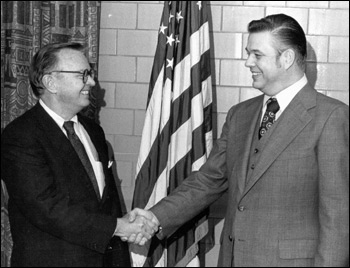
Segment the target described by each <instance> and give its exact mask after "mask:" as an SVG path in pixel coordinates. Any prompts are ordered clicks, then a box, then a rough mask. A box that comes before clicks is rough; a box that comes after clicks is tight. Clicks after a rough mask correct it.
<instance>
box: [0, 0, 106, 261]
mask: <svg viewBox="0 0 350 268" xmlns="http://www.w3.org/2000/svg"><path fill="white" fill-rule="evenodd" d="M100 2H101V1H1V132H2V130H3V129H4V128H5V126H6V125H7V124H8V123H10V122H11V121H12V120H13V119H15V118H17V117H18V116H20V115H21V114H23V113H24V112H25V111H27V110H28V109H30V108H31V107H32V106H33V105H35V104H36V102H37V99H36V97H35V96H34V95H33V93H32V91H31V88H30V83H29V80H28V70H29V65H30V61H31V58H32V57H33V55H34V54H35V53H36V52H37V51H38V50H39V49H40V48H41V47H42V46H44V45H46V44H49V43H57V42H78V43H81V44H83V45H84V46H85V48H86V57H87V58H88V60H89V62H90V63H91V68H93V69H94V70H96V72H97V71H98V70H97V66H98V45H99V28H100V27H99V22H100V14H101V7H100ZM97 73H98V72H97ZM97 84H98V83H97ZM96 96H97V87H95V88H93V89H92V93H91V104H90V105H89V107H87V108H86V109H85V110H84V111H82V113H84V114H85V115H87V116H88V117H90V118H93V119H95V120H96V121H97V100H96ZM7 202H8V195H7V190H6V186H5V184H4V183H3V181H1V267H5V266H9V264H10V258H11V248H12V239H11V233H10V226H9V221H8V212H7Z"/></svg>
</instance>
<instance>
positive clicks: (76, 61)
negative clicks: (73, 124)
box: [52, 49, 95, 114]
mask: <svg viewBox="0 0 350 268" xmlns="http://www.w3.org/2000/svg"><path fill="white" fill-rule="evenodd" d="M57 58H58V64H57V65H56V67H55V70H56V71H79V72H81V74H80V73H61V72H53V73H52V76H53V77H54V80H55V85H56V87H55V89H56V94H55V98H56V103H59V105H60V108H61V109H63V110H65V111H69V112H70V113H72V114H76V113H78V112H79V111H81V110H82V109H83V108H85V107H86V106H88V105H89V104H90V100H89V93H90V90H91V88H92V87H93V86H94V85H95V81H94V80H93V79H92V78H91V77H90V76H89V77H88V80H87V82H86V83H85V84H84V83H83V74H82V73H83V72H84V70H85V69H88V70H90V69H91V68H90V65H89V63H88V61H87V59H86V57H85V56H84V54H83V53H82V52H80V51H77V50H73V49H62V50H61V51H59V52H58V54H57Z"/></svg>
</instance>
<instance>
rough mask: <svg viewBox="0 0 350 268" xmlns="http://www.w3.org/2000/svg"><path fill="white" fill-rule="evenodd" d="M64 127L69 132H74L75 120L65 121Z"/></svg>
mask: <svg viewBox="0 0 350 268" xmlns="http://www.w3.org/2000/svg"><path fill="white" fill-rule="evenodd" d="M63 127H64V129H65V130H66V131H67V133H68V134H74V133H75V131H74V122H73V121H65V122H64V123H63Z"/></svg>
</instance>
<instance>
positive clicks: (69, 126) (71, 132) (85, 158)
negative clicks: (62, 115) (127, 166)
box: [63, 121, 101, 198]
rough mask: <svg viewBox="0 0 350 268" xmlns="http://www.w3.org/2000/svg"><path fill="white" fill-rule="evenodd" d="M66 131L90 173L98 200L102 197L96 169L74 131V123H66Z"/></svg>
mask: <svg viewBox="0 0 350 268" xmlns="http://www.w3.org/2000/svg"><path fill="white" fill-rule="evenodd" d="M63 127H64V129H65V130H66V131H67V136H68V139H69V141H70V143H71V144H72V145H73V147H74V150H75V151H76V152H77V154H78V156H79V158H80V161H81V162H82V163H83V166H84V167H85V170H86V172H87V173H88V175H89V177H90V180H91V182H92V185H93V187H94V189H95V192H96V194H97V197H98V198H101V197H100V191H99V189H98V185H97V180H96V177H95V172H94V169H93V168H92V165H91V162H90V159H89V157H88V155H87V153H86V150H85V148H84V145H83V144H82V142H81V141H80V139H79V137H78V136H77V134H76V133H75V131H74V122H73V121H66V122H64V124H63Z"/></svg>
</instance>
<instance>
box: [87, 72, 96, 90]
mask: <svg viewBox="0 0 350 268" xmlns="http://www.w3.org/2000/svg"><path fill="white" fill-rule="evenodd" d="M86 84H89V85H90V86H92V87H93V86H95V85H96V82H95V80H94V79H93V78H92V77H91V76H90V75H88V80H87V81H86Z"/></svg>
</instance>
